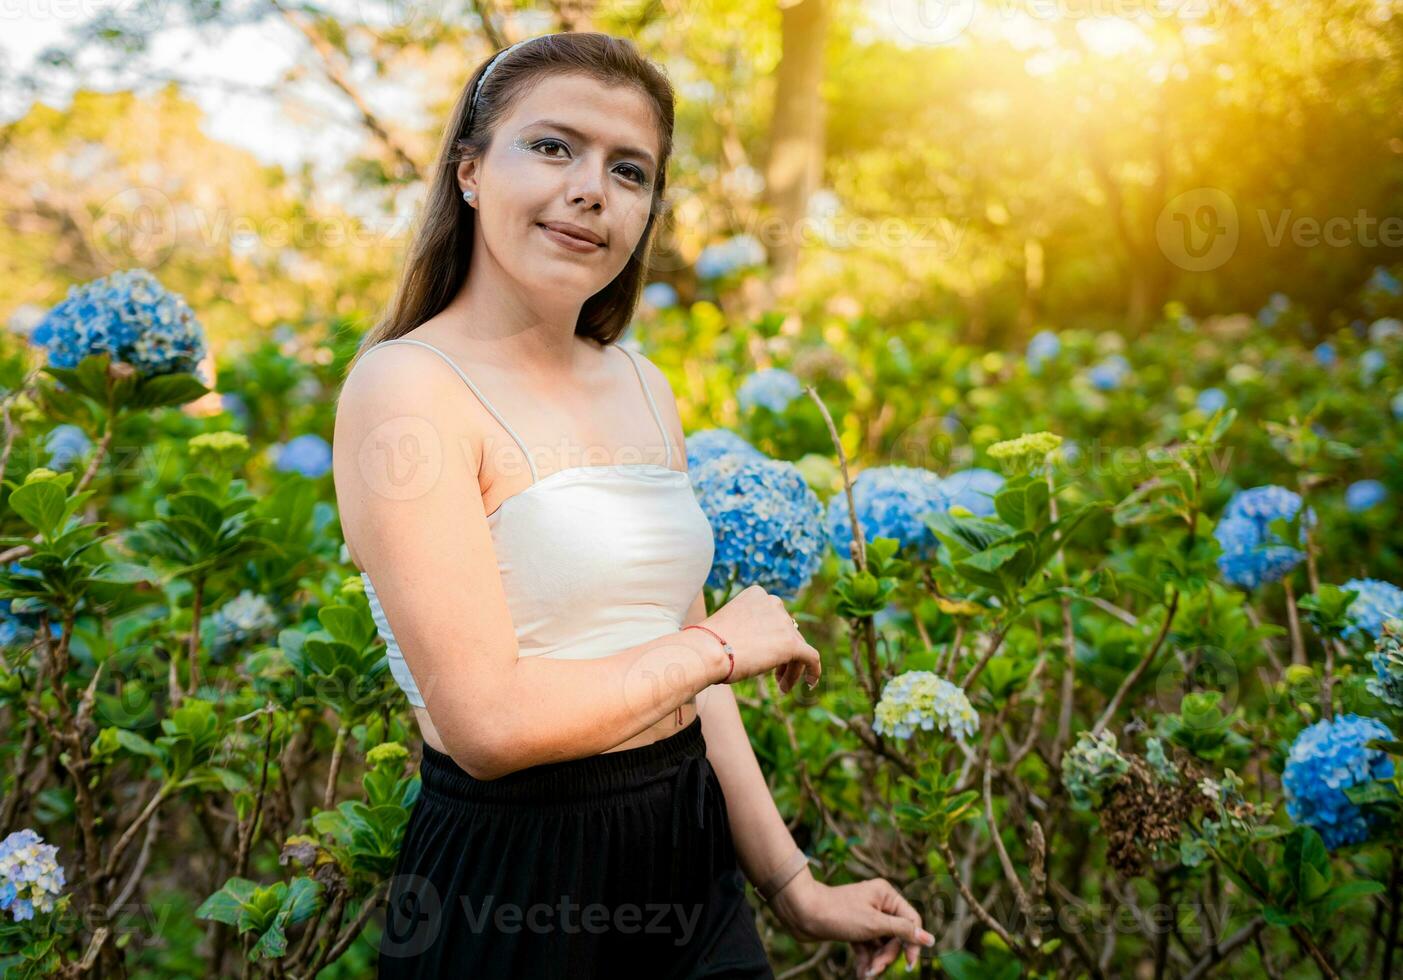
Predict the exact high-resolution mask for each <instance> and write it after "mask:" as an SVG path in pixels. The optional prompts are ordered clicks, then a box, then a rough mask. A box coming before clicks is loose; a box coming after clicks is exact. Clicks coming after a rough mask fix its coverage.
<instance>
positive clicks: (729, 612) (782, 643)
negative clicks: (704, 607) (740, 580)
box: [699, 585, 823, 694]
mask: <svg viewBox="0 0 1403 980" xmlns="http://www.w3.org/2000/svg"><path fill="white" fill-rule="evenodd" d="M699 625H701V626H705V627H706V628H707V629H711V630H715V631H716V633H717V635H718V636H721V637H723V638H724V639H725V640H726V642H727V643H729V644H730V645H731V650H732V652H733V653H734V654H735V658H736V666H735V669H734V670H733V671H732V672H731V677H730V680H731V681H737V680H740V679H741V678H742V677H754V676H756V675H758V674H763V673H765V672H766V671H768V670H775V676H776V679H777V680H778V681H779V689H780V690H781V691H783V692H784V693H786V694H787V693H788V692H789V689H790V688H791V687H793V686H794V685H795V684H797V683H798V682H799V679H800V678H801V677H806V678H807V679H808V683H809V686H810V687H813V686H814V685H815V684H817V683H818V679H819V677H820V675H822V673H823V663H822V662H821V661H820V659H819V655H818V651H817V650H815V649H814V648H813V647H811V646H810V645H809V644H808V642H807V641H806V640H805V639H804V636H803V634H802V633H800V632H799V628H798V627H797V626H796V625H795V624H794V619H793V617H792V616H791V615H790V614H789V609H788V608H787V607H786V606H785V604H784V600H783V599H781V598H780V597H779V596H777V595H772V594H771V593H769V592H766V591H765V590H764V589H763V588H761V587H760V586H758V585H751V586H748V587H747V588H745V589H743V590H742V591H741V592H740V593H739V594H738V595H736V596H735V597H734V598H732V599H731V601H730V602H727V603H726V604H725V605H724V606H722V607H721V608H720V609H718V610H716V611H715V612H714V613H712V614H711V615H710V616H708V617H706V619H704V620H702V621H701V623H700V624H699ZM727 663H728V664H729V661H728V662H727Z"/></svg>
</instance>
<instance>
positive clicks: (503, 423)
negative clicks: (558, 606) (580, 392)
mask: <svg viewBox="0 0 1403 980" xmlns="http://www.w3.org/2000/svg"><path fill="white" fill-rule="evenodd" d="M390 344H414V345H416V346H419V347H427V348H428V349H429V350H431V351H433V352H434V353H435V354H437V355H438V356H439V357H441V358H443V359H444V360H445V361H447V362H448V366H449V367H451V368H452V369H453V370H454V372H455V373H456V374H457V375H458V377H460V378H462V379H463V381H464V383H466V384H467V386H468V387H469V388H471V389H472V392H473V394H474V395H476V396H477V400H478V401H480V402H482V406H483V408H485V409H487V410H488V411H489V412H491V413H492V417H493V418H494V419H496V420H497V421H498V423H500V424H501V426H502V428H504V429H506V430H507V435H509V436H511V437H512V439H513V440H514V441H515V442H516V444H517V445H518V446H519V447H520V448H521V454H522V455H523V456H525V457H526V465H527V466H529V467H531V482H532V483H535V482H536V461H535V460H534V459H532V458H531V453H530V452H529V451H528V450H527V448H526V443H524V442H522V441H521V437H520V436H518V435H517V434H516V430H515V429H513V428H512V427H511V426H510V425H508V424H507V420H506V419H504V418H502V415H501V413H500V412H498V411H497V410H496V409H495V408H493V407H492V403H491V402H489V401H488V400H487V398H486V397H485V396H484V395H483V394H482V392H481V391H480V390H478V387H477V385H475V384H473V379H472V378H470V377H468V376H467V375H466V374H464V373H463V369H462V368H460V367H459V366H458V365H457V364H455V363H454V361H453V358H451V357H449V356H448V355H447V354H445V353H444V352H443V351H441V350H439V349H438V348H437V347H435V346H434V345H433V344H430V343H426V342H424V341H422V340H416V339H415V338H413V337H395V338H394V339H392V340H382V341H380V343H378V344H375V345H374V346H373V347H371V348H369V349H368V350H367V351H366V352H365V353H366V354H369V353H370V351H372V350H375V349H376V348H377V347H387V346H389V345H390ZM361 356H362V357H364V356H365V355H364V354H362V355H361ZM640 377H641V375H640ZM649 401H652V399H651V397H650V398H649ZM654 411H655V412H656V409H654Z"/></svg>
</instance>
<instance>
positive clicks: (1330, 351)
mask: <svg viewBox="0 0 1403 980" xmlns="http://www.w3.org/2000/svg"><path fill="white" fill-rule="evenodd" d="M1311 353H1313V354H1314V355H1315V363H1317V364H1319V365H1320V366H1321V367H1329V366H1330V365H1332V364H1334V363H1335V345H1334V344H1332V343H1330V341H1328V340H1322V341H1321V342H1320V343H1318V344H1316V345H1315V349H1314V350H1313V351H1312V352H1311Z"/></svg>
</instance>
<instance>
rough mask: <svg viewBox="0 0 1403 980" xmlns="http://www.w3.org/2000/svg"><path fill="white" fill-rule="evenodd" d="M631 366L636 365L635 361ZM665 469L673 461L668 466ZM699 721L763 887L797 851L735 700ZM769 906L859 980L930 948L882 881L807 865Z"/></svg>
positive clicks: (675, 430)
mask: <svg viewBox="0 0 1403 980" xmlns="http://www.w3.org/2000/svg"><path fill="white" fill-rule="evenodd" d="M638 360H639V361H641V362H642V363H643V364H644V365H646V369H645V374H647V375H648V376H649V378H650V379H651V380H650V381H649V382H648V384H649V385H650V386H651V387H652V388H655V389H657V390H658V391H659V393H660V397H658V398H656V399H655V402H656V404H657V405H659V406H661V408H662V413H663V415H664V416H665V419H666V425H667V426H668V428H669V430H670V431H671V433H672V436H673V440H674V443H675V445H676V447H677V449H678V451H679V452H680V453H681V455H682V459H683V467H684V468H685V467H686V458H687V457H686V451H687V450H686V436H685V435H684V434H683V431H682V419H681V416H680V413H679V412H678V411H677V398H676V395H675V394H674V393H673V391H672V385H671V384H670V383H669V382H668V380H667V376H666V375H665V374H663V372H662V371H661V370H659V369H658V366H657V365H656V364H654V363H653V362H652V361H651V360H649V359H648V358H647V357H644V356H642V355H640V356H639V359H638ZM635 363H637V362H635ZM668 464H669V465H671V460H669V461H668ZM705 618H706V598H705V592H704V591H701V592H698V593H697V597H696V598H695V599H693V600H692V605H691V608H689V609H688V610H687V615H686V617H685V618H684V620H683V622H682V625H683V626H690V625H692V624H693V623H699V622H701V621H702V620H704V619H705ZM697 714H698V715H699V716H701V718H702V731H703V733H704V734H705V736H706V759H707V762H709V763H710V764H711V768H712V769H714V770H715V771H716V778H717V780H718V781H719V782H720V783H721V792H722V793H724V794H725V796H726V810H727V817H728V823H729V824H730V828H731V838H732V840H733V841H734V842H735V847H736V858H737V861H738V862H739V864H740V867H741V871H742V872H743V873H744V874H745V876H746V877H747V878H749V879H750V880H751V881H752V882H767V881H768V880H769V877H770V875H772V874H774V873H775V871H776V870H777V869H778V868H779V867H780V866H782V865H784V864H787V863H788V862H789V860H790V858H792V857H793V855H794V852H795V851H797V850H799V847H798V845H797V844H795V843H794V837H793V835H791V834H790V833H789V828H788V827H786V826H785V825H784V818H783V817H781V816H780V814H779V809H778V808H777V807H776V806H775V801H774V798H773V797H772V796H771V795H770V787H769V785H768V784H766V782H765V777H764V775H763V774H762V773H761V772H760V763H759V762H757V761H756V759H755V750H754V749H752V748H751V747H750V736H748V735H747V734H746V732H745V725H744V723H743V722H742V721H741V717H740V709H739V708H738V707H737V705H736V696H735V693H734V692H733V691H732V690H731V688H730V685H728V684H713V685H711V686H710V687H708V688H706V689H705V690H703V691H701V692H700V693H699V694H698V695H697ZM770 907H771V908H772V909H773V910H774V912H775V915H776V916H778V917H779V920H780V922H781V923H782V924H783V926H784V928H785V929H786V930H788V931H789V933H790V934H791V935H793V936H794V937H795V938H796V939H799V940H800V941H806V942H807V941H814V940H821V939H837V940H842V941H845V942H850V943H852V945H853V950H854V952H855V956H856V966H857V970H858V975H859V976H863V977H867V976H876V975H877V974H879V973H881V972H882V971H883V970H885V969H886V968H887V965H888V964H890V963H892V962H894V961H895V960H896V958H897V957H898V956H900V955H901V952H902V948H903V946H904V947H905V951H906V960H907V964H908V969H909V968H910V967H911V966H914V965H915V962H916V960H917V959H918V958H919V956H920V947H921V946H922V945H924V946H933V945H935V937H934V936H932V935H931V934H930V933H928V932H926V931H925V930H924V929H922V928H921V917H920V914H919V913H917V912H916V910H915V909H914V908H912V907H911V903H910V902H908V901H906V899H905V898H904V897H903V896H902V894H901V893H900V892H899V891H897V890H896V889H895V888H894V887H892V885H891V883H890V882H888V881H887V880H886V879H884V878H870V879H868V880H867V881H858V882H854V883H853V884H850V885H837V886H830V885H825V884H823V883H822V882H820V881H818V880H817V879H815V878H814V876H813V873H812V872H811V871H810V870H809V868H808V866H807V865H805V866H804V867H803V868H802V869H800V871H799V874H798V875H796V876H795V877H794V878H793V879H792V880H790V881H789V883H788V884H786V885H784V886H783V887H782V888H780V889H779V891H778V892H777V893H776V894H775V895H773V896H772V897H771V899H770Z"/></svg>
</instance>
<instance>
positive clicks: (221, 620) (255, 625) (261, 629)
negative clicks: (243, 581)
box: [210, 589, 278, 656]
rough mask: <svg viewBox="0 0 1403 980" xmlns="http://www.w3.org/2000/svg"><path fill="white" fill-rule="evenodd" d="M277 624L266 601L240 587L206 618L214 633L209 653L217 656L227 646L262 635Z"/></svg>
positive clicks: (242, 642) (274, 613) (228, 647)
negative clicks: (237, 592)
mask: <svg viewBox="0 0 1403 980" xmlns="http://www.w3.org/2000/svg"><path fill="white" fill-rule="evenodd" d="M277 625H278V615H277V613H276V612H274V610H273V607H272V606H271V605H269V604H268V600H267V599H265V598H263V596H261V595H258V594H256V593H255V592H253V591H251V590H249V589H244V590H242V591H241V592H240V593H239V594H238V595H236V596H235V597H234V598H232V599H230V600H229V601H228V602H226V603H224V605H222V606H220V607H219V609H218V610H217V611H216V612H215V614H214V615H213V616H211V617H210V629H211V631H212V632H213V633H214V643H213V644H212V649H211V653H212V654H214V655H216V656H221V655H223V654H224V653H226V652H227V651H228V650H229V649H230V648H232V647H236V646H239V645H241V644H244V643H247V642H249V641H250V640H256V639H259V638H260V637H263V636H265V635H266V634H268V633H269V632H270V631H271V630H273V629H274V628H275V627H276V626H277Z"/></svg>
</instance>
